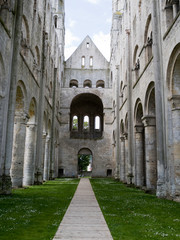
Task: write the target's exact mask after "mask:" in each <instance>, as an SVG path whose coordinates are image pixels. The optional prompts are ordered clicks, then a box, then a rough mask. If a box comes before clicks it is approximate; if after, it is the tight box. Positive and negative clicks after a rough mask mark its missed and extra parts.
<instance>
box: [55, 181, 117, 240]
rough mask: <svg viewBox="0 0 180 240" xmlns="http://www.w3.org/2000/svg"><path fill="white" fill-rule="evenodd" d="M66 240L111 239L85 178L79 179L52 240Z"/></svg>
mask: <svg viewBox="0 0 180 240" xmlns="http://www.w3.org/2000/svg"><path fill="white" fill-rule="evenodd" d="M68 239H71V240H83V239H84V240H85V239H86V240H101V239H103V240H112V239H113V238H112V236H111V233H110V231H109V229H108V226H107V224H106V222H105V220H104V217H103V214H102V212H101V210H100V208H99V205H98V202H97V200H96V197H95V195H94V192H93V190H92V187H91V184H90V182H89V179H87V178H81V180H80V183H79V185H78V188H77V190H76V193H75V195H74V197H73V199H72V201H71V204H70V205H69V208H68V209H67V212H66V214H65V215H64V218H63V220H62V222H61V224H60V226H59V228H58V231H57V233H56V235H55V237H54V239H53V240H68Z"/></svg>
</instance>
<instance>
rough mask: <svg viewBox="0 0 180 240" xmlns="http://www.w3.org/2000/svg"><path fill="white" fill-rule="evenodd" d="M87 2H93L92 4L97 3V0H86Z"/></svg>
mask: <svg viewBox="0 0 180 240" xmlns="http://www.w3.org/2000/svg"><path fill="white" fill-rule="evenodd" d="M86 1H87V2H90V3H93V4H98V3H99V0H86Z"/></svg>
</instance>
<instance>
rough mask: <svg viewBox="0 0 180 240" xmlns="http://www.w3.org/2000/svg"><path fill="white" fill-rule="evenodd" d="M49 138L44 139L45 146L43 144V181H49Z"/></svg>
mask: <svg viewBox="0 0 180 240" xmlns="http://www.w3.org/2000/svg"><path fill="white" fill-rule="evenodd" d="M49 151H50V137H49V136H47V137H46V144H45V153H44V176H43V180H44V181H48V180H49V165H50V152H49Z"/></svg>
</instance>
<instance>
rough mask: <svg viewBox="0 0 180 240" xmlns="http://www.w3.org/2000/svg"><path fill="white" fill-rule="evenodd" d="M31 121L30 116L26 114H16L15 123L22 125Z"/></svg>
mask: <svg viewBox="0 0 180 240" xmlns="http://www.w3.org/2000/svg"><path fill="white" fill-rule="evenodd" d="M28 120H29V116H28V114H27V113H26V112H16V113H15V119H14V122H15V123H22V124H26V123H27V122H28Z"/></svg>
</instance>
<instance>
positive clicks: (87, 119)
mask: <svg viewBox="0 0 180 240" xmlns="http://www.w3.org/2000/svg"><path fill="white" fill-rule="evenodd" d="M83 129H84V130H86V131H88V130H89V117H88V116H87V115H86V116H84V119H83Z"/></svg>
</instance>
